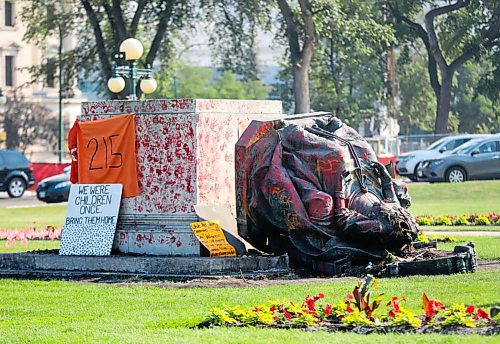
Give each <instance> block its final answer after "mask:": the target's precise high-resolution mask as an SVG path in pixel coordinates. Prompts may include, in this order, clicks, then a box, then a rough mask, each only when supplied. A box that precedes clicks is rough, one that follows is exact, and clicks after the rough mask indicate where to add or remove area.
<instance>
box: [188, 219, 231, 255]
mask: <svg viewBox="0 0 500 344" xmlns="http://www.w3.org/2000/svg"><path fill="white" fill-rule="evenodd" d="M191 229H192V230H193V232H194V234H195V235H196V237H197V238H198V240H200V242H201V243H202V244H203V246H205V247H206V248H207V249H208V250H209V251H210V257H235V256H236V250H235V248H234V247H233V246H231V245H230V244H229V243H228V242H227V240H226V237H225V236H224V232H222V228H221V226H220V225H219V224H218V223H217V222H215V221H201V222H193V223H191Z"/></svg>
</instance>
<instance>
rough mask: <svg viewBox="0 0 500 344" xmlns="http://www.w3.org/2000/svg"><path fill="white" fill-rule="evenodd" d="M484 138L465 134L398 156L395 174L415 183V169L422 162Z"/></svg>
mask: <svg viewBox="0 0 500 344" xmlns="http://www.w3.org/2000/svg"><path fill="white" fill-rule="evenodd" d="M486 136H487V135H474V134H467V135H456V136H447V137H443V138H442V139H440V140H438V141H436V142H434V143H433V144H431V145H430V146H429V147H428V148H427V149H424V150H416V151H412V152H408V153H405V154H401V155H400V156H398V157H397V158H396V172H397V174H399V175H400V176H403V177H408V178H410V179H411V180H413V181H417V180H418V176H417V169H418V167H419V166H420V164H421V163H422V161H424V160H429V159H432V158H435V157H439V156H442V155H444V154H445V153H449V152H451V151H452V150H454V149H456V148H458V147H460V146H461V145H463V144H464V143H466V142H468V141H470V140H472V139H475V138H483V137H486Z"/></svg>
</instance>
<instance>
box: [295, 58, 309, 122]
mask: <svg viewBox="0 0 500 344" xmlns="http://www.w3.org/2000/svg"><path fill="white" fill-rule="evenodd" d="M293 94H294V97H295V113H307V112H310V111H311V105H310V100H309V73H308V71H307V65H304V64H303V65H300V66H297V65H295V66H294V68H293Z"/></svg>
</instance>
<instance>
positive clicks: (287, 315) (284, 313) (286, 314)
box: [283, 311, 292, 319]
mask: <svg viewBox="0 0 500 344" xmlns="http://www.w3.org/2000/svg"><path fill="white" fill-rule="evenodd" d="M283 315H284V316H285V318H287V319H290V318H291V317H292V315H291V314H290V313H288V312H287V311H284V312H283Z"/></svg>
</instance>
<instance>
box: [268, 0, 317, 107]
mask: <svg viewBox="0 0 500 344" xmlns="http://www.w3.org/2000/svg"><path fill="white" fill-rule="evenodd" d="M276 2H277V3H278V7H279V10H280V12H281V15H282V17H283V20H284V23H285V34H286V37H287V39H288V49H289V55H290V63H291V66H292V70H293V95H294V99H295V113H305V112H309V111H310V109H311V104H310V102H311V100H310V95H309V68H310V64H311V59H312V57H313V54H314V51H315V49H316V46H317V43H318V35H317V31H316V24H315V23H314V14H313V9H312V6H311V2H310V1H309V0H298V2H299V9H298V10H297V12H298V13H294V11H293V10H292V7H291V6H290V2H289V1H287V0H276ZM326 8H327V7H325V9H326ZM318 10H319V9H318ZM319 11H321V10H319Z"/></svg>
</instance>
